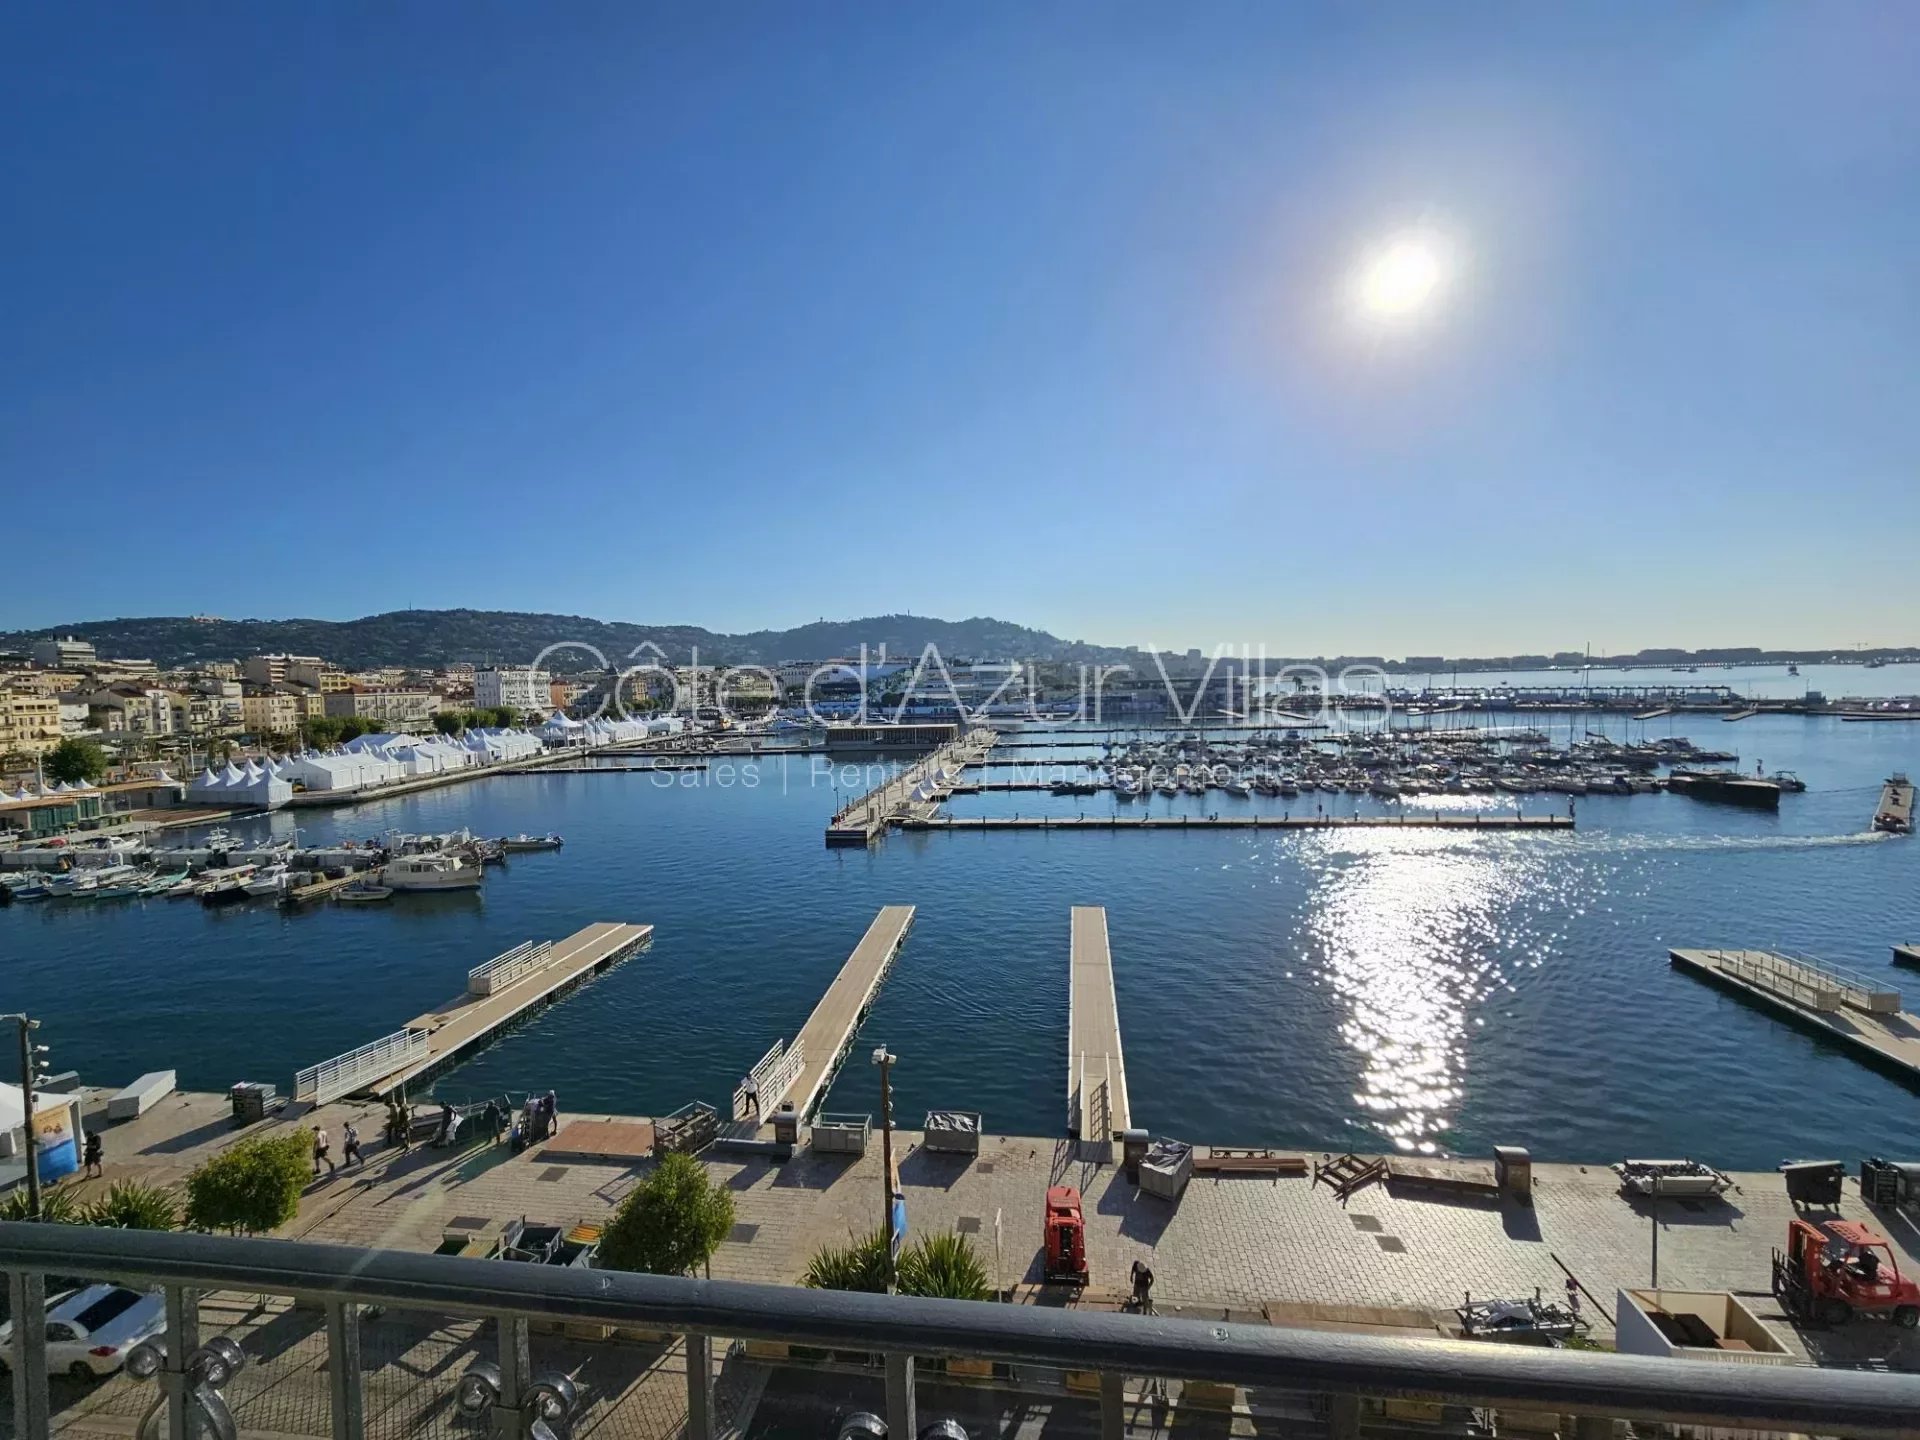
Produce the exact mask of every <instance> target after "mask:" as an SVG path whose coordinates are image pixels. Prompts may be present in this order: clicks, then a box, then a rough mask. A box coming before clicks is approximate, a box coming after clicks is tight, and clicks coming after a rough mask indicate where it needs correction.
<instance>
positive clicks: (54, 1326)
mask: <svg viewBox="0 0 1920 1440" xmlns="http://www.w3.org/2000/svg"><path fill="white" fill-rule="evenodd" d="M166 1328H167V1302H166V1300H165V1298H164V1297H162V1296H160V1295H157V1294H149V1293H146V1292H143V1291H139V1290H129V1289H127V1288H126V1287H125V1286H124V1285H89V1286H87V1287H86V1289H84V1290H76V1291H74V1292H73V1293H72V1294H71V1295H63V1296H60V1297H59V1298H57V1299H55V1300H54V1301H53V1303H52V1304H50V1305H48V1306H47V1373H48V1374H49V1375H71V1376H72V1377H73V1378H74V1379H76V1380H93V1379H95V1378H97V1377H99V1376H102V1375H111V1374H113V1372H114V1371H116V1370H118V1369H119V1368H120V1367H121V1366H122V1365H124V1364H126V1363H127V1352H128V1351H129V1350H131V1349H133V1347H134V1346H136V1345H138V1344H139V1343H140V1342H141V1341H142V1340H150V1339H152V1338H153V1337H154V1336H155V1335H158V1334H160V1332H161V1331H163V1330H165V1329H166ZM0 1366H4V1367H6V1368H9V1369H11V1368H12V1366H13V1322H12V1321H8V1322H7V1323H6V1324H5V1325H0Z"/></svg>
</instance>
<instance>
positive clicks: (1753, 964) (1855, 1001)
mask: <svg viewBox="0 0 1920 1440" xmlns="http://www.w3.org/2000/svg"><path fill="white" fill-rule="evenodd" d="M1667 956H1668V959H1669V960H1670V961H1671V962H1672V964H1673V965H1674V967H1675V968H1676V969H1681V970H1685V971H1687V972H1688V973H1690V974H1693V975H1696V976H1698V977H1699V978H1701V979H1703V980H1706V981H1708V982H1710V983H1712V984H1715V985H1718V986H1720V987H1721V988H1722V989H1724V990H1729V991H1731V992H1732V993H1734V994H1735V995H1737V996H1739V997H1740V998H1741V999H1742V1000H1745V1001H1747V1002H1748V1003H1750V1004H1752V1005H1755V1006H1757V1007H1758V1008H1760V1009H1762V1010H1768V1011H1771V1012H1772V1013H1773V1014H1775V1015H1778V1016H1781V1017H1783V1018H1785V1019H1787V1020H1789V1021H1791V1022H1793V1023H1794V1024H1796V1025H1798V1026H1800V1027H1801V1028H1802V1029H1805V1030H1810V1031H1812V1032H1813V1033H1815V1034H1818V1035H1823V1036H1825V1037H1827V1038H1828V1039H1831V1040H1833V1041H1835V1042H1836V1043H1838V1044H1839V1045H1841V1046H1843V1047H1844V1048H1845V1049H1847V1050H1848V1051H1849V1052H1850V1053H1851V1054H1852V1055H1853V1056H1854V1057H1855V1058H1856V1059H1860V1060H1865V1061H1866V1062H1868V1063H1869V1064H1872V1065H1875V1066H1877V1067H1879V1068H1881V1069H1884V1070H1889V1071H1892V1072H1893V1073H1895V1074H1898V1075H1900V1076H1902V1077H1903V1078H1905V1079H1908V1080H1911V1081H1914V1082H1916V1083H1920V1017H1916V1016H1914V1015H1910V1014H1908V1013H1907V1012H1905V1011H1903V1010H1902V1009H1901V1008H1900V992H1899V991H1898V990H1895V989H1892V988H1890V987H1883V986H1882V985H1880V984H1879V983H1878V982H1877V981H1876V980H1875V979H1874V978H1873V977H1870V976H1865V975H1860V974H1857V973H1855V972H1852V971H1848V970H1843V969H1841V968H1839V967H1838V966H1833V965H1828V964H1826V963H1824V962H1822V961H1818V960H1813V959H1810V958H1808V957H1806V956H1800V955H1783V954H1780V953H1778V952H1777V951H1773V950H1669V951H1668V952H1667Z"/></svg>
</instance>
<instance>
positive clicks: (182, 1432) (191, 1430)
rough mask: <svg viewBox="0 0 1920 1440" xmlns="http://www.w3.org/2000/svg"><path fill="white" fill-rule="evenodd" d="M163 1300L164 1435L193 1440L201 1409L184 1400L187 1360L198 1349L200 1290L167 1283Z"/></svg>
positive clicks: (197, 1432) (197, 1431)
mask: <svg viewBox="0 0 1920 1440" xmlns="http://www.w3.org/2000/svg"><path fill="white" fill-rule="evenodd" d="M166 1299H167V1368H166V1369H165V1370H164V1371H162V1372H161V1373H162V1377H163V1383H164V1384H165V1386H166V1391H167V1434H168V1435H170V1436H176V1437H182V1440H194V1437H195V1436H197V1435H198V1434H199V1433H200V1411H199V1407H198V1406H195V1405H190V1404H188V1403H187V1401H188V1394H187V1392H188V1388H189V1387H188V1385H187V1361H188V1360H189V1359H191V1358H192V1356H193V1352H194V1351H196V1350H198V1349H199V1348H200V1292H199V1291H197V1290H190V1289H188V1288H187V1287H186V1286H184V1285H169V1286H167V1287H166Z"/></svg>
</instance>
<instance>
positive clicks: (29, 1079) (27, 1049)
mask: <svg viewBox="0 0 1920 1440" xmlns="http://www.w3.org/2000/svg"><path fill="white" fill-rule="evenodd" d="M0 1020H11V1021H13V1023H14V1024H15V1025H17V1026H19V1027H20V1110H21V1115H20V1126H21V1133H22V1134H23V1135H24V1137H25V1139H26V1150H27V1216H28V1218H29V1219H33V1220H38V1219H39V1218H40V1152H39V1151H38V1149H36V1148H35V1144H34V1134H33V1099H34V1093H33V1092H34V1091H35V1089H37V1088H38V1085H39V1082H40V1081H42V1080H44V1079H45V1078H46V1072H45V1071H43V1070H42V1069H41V1068H40V1057H41V1056H43V1055H45V1054H47V1047H46V1046H45V1045H36V1044H34V1043H33V1032H34V1031H35V1030H38V1029H39V1028H40V1022H39V1021H38V1020H33V1019H30V1018H28V1017H27V1016H26V1015H24V1014H20V1015H0Z"/></svg>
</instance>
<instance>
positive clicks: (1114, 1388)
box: [1100, 1370, 1127, 1440]
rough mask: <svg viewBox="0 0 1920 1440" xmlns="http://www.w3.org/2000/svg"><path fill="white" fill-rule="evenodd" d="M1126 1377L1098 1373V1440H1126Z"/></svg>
mask: <svg viewBox="0 0 1920 1440" xmlns="http://www.w3.org/2000/svg"><path fill="white" fill-rule="evenodd" d="M1126 1403H1127V1377H1126V1376H1124V1375H1120V1374H1117V1373H1115V1372H1114V1371H1111V1370H1102V1371H1101V1372H1100V1440H1126V1435H1127V1409H1126Z"/></svg>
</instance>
